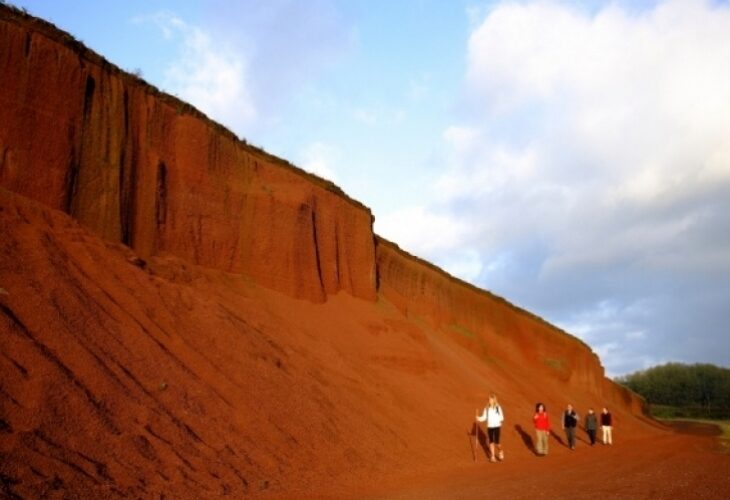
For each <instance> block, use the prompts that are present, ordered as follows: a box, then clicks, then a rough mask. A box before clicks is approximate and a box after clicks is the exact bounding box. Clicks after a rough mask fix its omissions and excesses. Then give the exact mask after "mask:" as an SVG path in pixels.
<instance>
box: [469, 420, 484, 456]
mask: <svg viewBox="0 0 730 500" xmlns="http://www.w3.org/2000/svg"><path fill="white" fill-rule="evenodd" d="M466 435H467V437H468V438H469V446H471V452H472V456H473V457H474V461H476V460H477V459H478V458H479V456H480V455H481V454H484V456H485V457H486V458H489V451H488V450H489V446H488V445H487V435H486V434H485V433H484V431H482V429H481V427H480V426H479V425H477V423H476V422H474V423H473V424H472V426H471V430H469V432H467V433H466Z"/></svg>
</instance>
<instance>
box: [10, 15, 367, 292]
mask: <svg viewBox="0 0 730 500" xmlns="http://www.w3.org/2000/svg"><path fill="white" fill-rule="evenodd" d="M0 47H2V49H0V50H2V53H1V56H0V74H2V75H3V78H2V80H1V81H0V124H2V125H0V185H1V186H4V187H6V188H8V189H10V190H12V191H15V192H17V193H19V194H22V195H24V196H27V197H29V198H33V199H36V200H39V201H42V202H43V203H46V204H47V205H49V206H50V207H52V208H56V209H59V210H63V211H65V212H67V213H69V214H70V215H72V216H73V217H74V218H76V219H77V220H78V221H79V222H81V223H82V224H84V225H85V226H86V227H88V228H90V229H91V230H92V231H94V232H95V233H96V234H98V235H99V236H101V237H103V238H106V239H110V240H114V241H121V242H123V243H125V244H127V245H129V246H130V247H131V248H133V249H134V250H135V251H137V252H138V253H139V254H140V255H142V256H144V257H147V256H150V255H153V254H157V253H161V252H166V253H171V254H174V255H177V256H179V257H181V258H184V259H186V260H188V261H190V262H192V263H196V264H201V265H204V266H207V267H212V268H216V269H221V270H225V271H230V272H241V273H245V274H248V275H250V276H252V277H253V278H254V279H256V281H257V282H259V283H261V284H263V285H265V286H269V287H271V288H274V289H277V290H281V291H283V292H285V293H288V294H290V295H292V296H296V297H301V298H306V299H309V300H313V301H319V302H321V301H323V300H324V298H325V296H326V294H333V293H336V292H338V291H339V290H345V291H347V292H349V293H351V294H353V295H354V296H356V297H361V298H365V299H369V300H373V299H374V298H375V270H374V267H373V266H374V247H373V234H372V215H371V213H370V211H369V210H368V209H367V208H366V207H364V206H363V205H361V204H360V203H357V202H355V201H353V200H351V199H349V198H347V197H346V196H344V195H343V194H342V193H341V192H339V190H338V189H337V188H336V187H335V186H332V185H331V184H329V183H327V182H325V181H323V180H321V179H318V178H315V177H314V176H311V175H307V174H306V173H304V172H302V171H300V170H297V169H295V168H293V167H291V166H289V165H288V164H286V162H284V161H282V160H279V159H277V158H274V157H272V156H270V155H267V154H265V153H263V152H262V151H260V150H257V149H255V148H253V147H250V146H247V145H246V144H245V143H244V142H242V141H239V140H238V139H237V138H236V137H235V136H234V135H233V134H232V133H230V132H229V131H227V130H225V129H223V128H222V127H220V126H219V125H217V124H215V123H213V122H211V121H210V120H208V119H207V118H206V117H205V116H203V115H202V114H201V113H199V112H197V111H195V110H194V109H192V108H191V107H190V106H188V105H186V104H185V103H183V102H181V101H178V100H177V99H175V98H172V97H170V96H168V95H164V94H160V93H159V92H157V91H156V90H155V89H154V88H152V87H150V86H149V85H146V84H144V83H143V82H141V81H140V80H138V79H136V78H135V77H133V76H131V75H129V74H126V73H124V72H122V71H120V70H119V69H117V68H116V67H114V66H112V65H111V64H109V63H108V62H106V61H104V60H103V59H102V58H101V57H99V56H98V55H96V54H94V53H92V52H91V51H89V50H86V49H83V48H82V47H80V46H79V44H77V43H75V42H73V41H72V39H70V37H68V35H65V34H64V33H61V32H59V31H56V30H54V29H52V28H51V27H50V26H48V25H47V24H45V23H43V22H42V21H38V20H34V19H32V18H28V17H24V16H18V15H15V14H13V13H11V12H10V11H8V10H7V9H3V16H2V23H1V24H0Z"/></svg>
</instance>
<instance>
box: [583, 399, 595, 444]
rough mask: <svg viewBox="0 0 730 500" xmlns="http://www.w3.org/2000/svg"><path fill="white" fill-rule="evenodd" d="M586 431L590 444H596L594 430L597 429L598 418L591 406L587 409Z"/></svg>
mask: <svg viewBox="0 0 730 500" xmlns="http://www.w3.org/2000/svg"><path fill="white" fill-rule="evenodd" d="M585 425H586V432H587V433H588V437H589V438H590V440H591V446H593V445H594V444H596V431H597V430H598V419H597V418H596V414H595V413H594V412H593V408H589V409H588V415H586V424H585Z"/></svg>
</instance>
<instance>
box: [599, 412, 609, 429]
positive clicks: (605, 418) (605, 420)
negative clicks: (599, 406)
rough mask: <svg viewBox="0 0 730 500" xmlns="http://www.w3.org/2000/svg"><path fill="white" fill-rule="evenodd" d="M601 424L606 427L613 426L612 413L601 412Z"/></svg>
mask: <svg viewBox="0 0 730 500" xmlns="http://www.w3.org/2000/svg"><path fill="white" fill-rule="evenodd" d="M601 425H602V426H604V427H611V414H610V413H601Z"/></svg>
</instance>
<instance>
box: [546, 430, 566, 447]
mask: <svg viewBox="0 0 730 500" xmlns="http://www.w3.org/2000/svg"><path fill="white" fill-rule="evenodd" d="M550 435H551V436H552V437H554V438H555V441H557V442H558V443H560V446H568V445H567V444H565V441H563V438H561V437H560V436H558V435H557V434H555V432H554V431H550Z"/></svg>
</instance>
